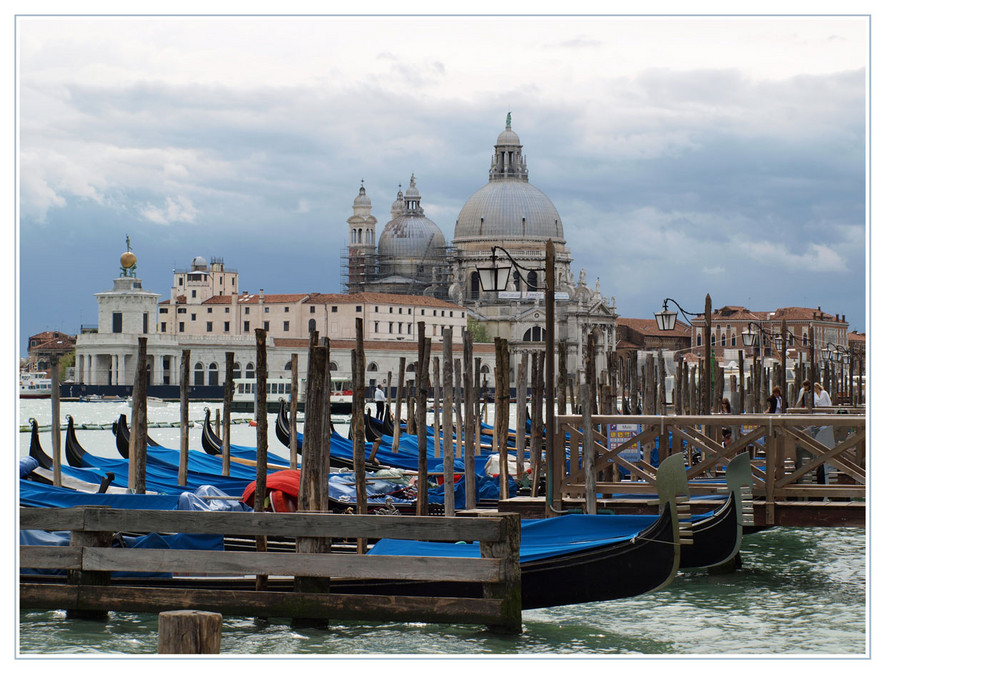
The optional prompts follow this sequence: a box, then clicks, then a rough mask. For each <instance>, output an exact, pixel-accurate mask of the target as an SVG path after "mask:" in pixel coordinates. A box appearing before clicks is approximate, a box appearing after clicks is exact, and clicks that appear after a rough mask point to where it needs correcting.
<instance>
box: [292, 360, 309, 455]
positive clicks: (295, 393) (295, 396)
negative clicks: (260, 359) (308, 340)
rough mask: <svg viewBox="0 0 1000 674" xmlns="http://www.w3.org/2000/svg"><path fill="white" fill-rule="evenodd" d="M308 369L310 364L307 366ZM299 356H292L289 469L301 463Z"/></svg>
mask: <svg viewBox="0 0 1000 674" xmlns="http://www.w3.org/2000/svg"><path fill="white" fill-rule="evenodd" d="M306 367H308V364H307V366H306ZM298 416H299V354H297V353H293V354H292V390H291V391H290V392H289V393H288V434H289V437H288V467H289V468H290V469H291V470H295V469H296V468H298V462H299V419H298Z"/></svg>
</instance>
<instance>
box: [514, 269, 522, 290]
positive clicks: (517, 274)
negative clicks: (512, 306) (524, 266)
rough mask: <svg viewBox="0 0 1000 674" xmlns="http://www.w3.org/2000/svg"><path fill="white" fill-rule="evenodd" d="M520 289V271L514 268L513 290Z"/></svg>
mask: <svg viewBox="0 0 1000 674" xmlns="http://www.w3.org/2000/svg"><path fill="white" fill-rule="evenodd" d="M520 289H521V272H519V271H517V270H516V269H515V270H514V290H520Z"/></svg>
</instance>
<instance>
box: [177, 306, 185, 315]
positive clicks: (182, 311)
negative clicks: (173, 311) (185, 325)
mask: <svg viewBox="0 0 1000 674" xmlns="http://www.w3.org/2000/svg"><path fill="white" fill-rule="evenodd" d="M187 312H188V310H187V309H185V308H184V307H180V308H179V309H177V313H179V314H186V313H187Z"/></svg>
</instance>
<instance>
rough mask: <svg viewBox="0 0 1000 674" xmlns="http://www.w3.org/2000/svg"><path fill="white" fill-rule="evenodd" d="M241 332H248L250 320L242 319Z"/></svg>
mask: <svg viewBox="0 0 1000 674" xmlns="http://www.w3.org/2000/svg"><path fill="white" fill-rule="evenodd" d="M243 332H250V321H243Z"/></svg>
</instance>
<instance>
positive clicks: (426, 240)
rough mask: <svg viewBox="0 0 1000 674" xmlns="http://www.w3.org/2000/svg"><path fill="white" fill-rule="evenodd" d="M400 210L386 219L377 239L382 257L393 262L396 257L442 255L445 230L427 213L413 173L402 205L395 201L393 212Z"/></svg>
mask: <svg viewBox="0 0 1000 674" xmlns="http://www.w3.org/2000/svg"><path fill="white" fill-rule="evenodd" d="M397 203H398V202H397ZM397 212H398V213H399V214H398V215H396V216H395V217H394V218H393V219H392V220H390V221H389V222H387V223H386V225H385V229H384V230H383V231H382V236H381V237H380V238H379V241H378V252H379V256H380V257H381V258H382V260H383V261H385V262H387V263H389V264H392V262H393V261H404V260H417V261H420V260H423V259H424V258H428V257H441V255H442V252H443V250H444V247H445V240H444V234H442V233H441V230H440V229H439V228H438V226H437V225H436V224H434V222H433V221H432V220H431V219H430V218H428V217H426V216H425V215H424V209H423V207H422V206H421V205H420V192H419V191H417V182H416V177H414V176H413V175H411V176H410V187H409V189H408V190H406V197H405V199H404V200H403V202H402V208H399V209H398V210H397V207H396V205H395V204H394V208H393V213H394V214H395V213H397ZM390 258H391V259H390Z"/></svg>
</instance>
